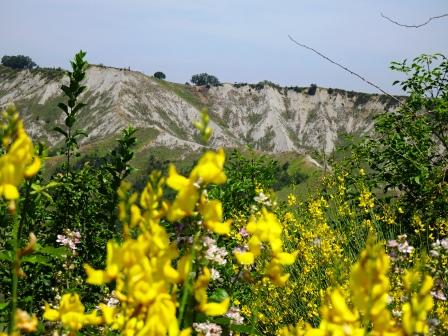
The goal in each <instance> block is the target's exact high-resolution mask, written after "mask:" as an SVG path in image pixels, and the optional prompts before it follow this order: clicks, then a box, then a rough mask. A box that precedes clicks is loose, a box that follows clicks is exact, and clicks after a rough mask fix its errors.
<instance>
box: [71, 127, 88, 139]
mask: <svg viewBox="0 0 448 336" xmlns="http://www.w3.org/2000/svg"><path fill="white" fill-rule="evenodd" d="M78 135H84V136H85V137H87V136H88V134H87V132H86V131H84V130H82V129H77V130H76V131H75V133H74V134H73V136H74V137H75V136H78Z"/></svg>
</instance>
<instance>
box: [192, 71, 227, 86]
mask: <svg viewBox="0 0 448 336" xmlns="http://www.w3.org/2000/svg"><path fill="white" fill-rule="evenodd" d="M191 82H192V83H193V84H195V85H209V86H218V85H221V83H220V82H219V80H218V78H216V77H215V76H213V75H209V74H208V73H200V74H197V75H193V76H192V77H191Z"/></svg>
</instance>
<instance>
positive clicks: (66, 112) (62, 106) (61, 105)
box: [58, 103, 68, 114]
mask: <svg viewBox="0 0 448 336" xmlns="http://www.w3.org/2000/svg"><path fill="white" fill-rule="evenodd" d="M58 107H59V108H60V109H61V110H62V111H64V113H65V114H68V106H67V105H65V104H64V103H59V104H58Z"/></svg>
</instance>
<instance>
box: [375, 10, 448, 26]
mask: <svg viewBox="0 0 448 336" xmlns="http://www.w3.org/2000/svg"><path fill="white" fill-rule="evenodd" d="M381 16H382V17H383V18H385V19H386V20H388V21H390V22H392V23H394V24H396V25H398V26H401V27H406V28H420V27H423V26H425V25H427V24H428V23H430V22H431V21H432V20H436V19H441V18H444V17H447V16H448V13H446V14H442V15H437V16H432V17H430V18H429V19H428V20H426V22H423V23H421V24H418V25H407V24H403V23H400V22H398V21H395V20H393V19H391V18H390V17H388V16H386V15H384V14H383V13H381Z"/></svg>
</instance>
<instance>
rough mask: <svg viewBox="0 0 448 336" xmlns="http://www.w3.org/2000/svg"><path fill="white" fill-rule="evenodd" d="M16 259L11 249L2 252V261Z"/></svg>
mask: <svg viewBox="0 0 448 336" xmlns="http://www.w3.org/2000/svg"><path fill="white" fill-rule="evenodd" d="M13 260H14V258H13V255H12V252H11V251H3V252H0V261H10V262H12V261H13Z"/></svg>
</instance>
